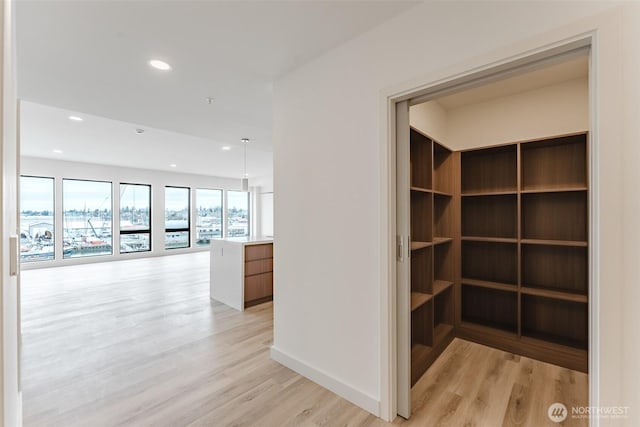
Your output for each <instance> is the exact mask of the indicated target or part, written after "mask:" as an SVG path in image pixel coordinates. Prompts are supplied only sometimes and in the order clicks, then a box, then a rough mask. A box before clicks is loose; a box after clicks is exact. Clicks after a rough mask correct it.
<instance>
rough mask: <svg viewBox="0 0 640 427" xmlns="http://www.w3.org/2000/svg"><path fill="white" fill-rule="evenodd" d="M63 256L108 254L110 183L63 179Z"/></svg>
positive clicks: (109, 251) (109, 238) (109, 250)
mask: <svg viewBox="0 0 640 427" xmlns="http://www.w3.org/2000/svg"><path fill="white" fill-rule="evenodd" d="M62 208H63V215H62V219H63V225H64V240H63V257H64V258H76V257H85V256H94V255H111V253H112V252H113V249H112V245H111V240H112V227H111V183H110V182H101V181H81V180H76V179H63V180H62Z"/></svg>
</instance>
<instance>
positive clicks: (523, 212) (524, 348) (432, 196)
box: [410, 128, 589, 385]
mask: <svg viewBox="0 0 640 427" xmlns="http://www.w3.org/2000/svg"><path fill="white" fill-rule="evenodd" d="M410 144H411V148H410V157H411V161H410V168H411V172H410V176H411V183H410V201H411V208H410V212H411V219H410V223H411V239H412V242H411V384H412V385H413V384H415V382H416V381H417V380H418V379H419V378H420V377H421V376H422V374H423V373H424V372H425V371H426V369H427V368H428V367H429V366H430V365H431V363H433V361H434V360H435V359H436V358H437V357H438V356H439V354H440V353H441V352H442V351H443V350H444V349H445V348H446V346H447V345H448V343H449V342H450V341H451V340H452V339H453V337H454V336H459V337H461V338H465V339H469V340H472V341H476V342H479V343H482V344H486V345H490V346H493V347H497V348H501V349H503V350H506V351H510V352H514V353H518V354H522V355H525V356H529V357H533V358H536V359H540V360H543V361H546V362H550V363H554V364H557V365H561V366H565V367H568V368H571V369H576V370H581V371H586V370H587V367H588V358H587V348H588V307H589V298H588V288H589V286H588V280H589V279H588V271H589V266H588V261H589V235H588V234H589V233H588V224H589V221H588V205H589V189H588V182H589V181H588V167H587V164H588V163H587V134H586V133H581V134H575V135H568V136H561V137H554V138H548V139H544V140H539V141H530V142H521V143H513V144H507V145H504V146H498V147H489V148H483V149H474V150H469V151H463V152H452V151H451V150H449V149H447V148H446V147H445V146H443V145H442V144H440V143H438V142H437V141H435V140H433V139H432V138H430V137H428V136H426V135H424V134H423V133H421V132H419V131H417V130H415V129H413V128H412V129H411V134H410Z"/></svg>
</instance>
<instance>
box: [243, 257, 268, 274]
mask: <svg viewBox="0 0 640 427" xmlns="http://www.w3.org/2000/svg"><path fill="white" fill-rule="evenodd" d="M272 271H273V258H266V259H258V260H256V261H247V262H245V263H244V275H245V276H253V275H255V274H262V273H270V272H272Z"/></svg>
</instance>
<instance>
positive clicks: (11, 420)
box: [0, 0, 22, 427]
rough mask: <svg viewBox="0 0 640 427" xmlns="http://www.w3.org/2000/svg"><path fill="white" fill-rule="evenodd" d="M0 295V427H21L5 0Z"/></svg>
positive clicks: (11, 33)
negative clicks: (1, 426)
mask: <svg viewBox="0 0 640 427" xmlns="http://www.w3.org/2000/svg"><path fill="white" fill-rule="evenodd" d="M0 40H1V42H0V46H2V47H1V49H2V52H1V58H2V59H1V60H0V70H1V71H0V72H1V76H2V78H1V83H0V85H1V86H0V93H1V94H2V95H1V96H2V103H1V104H0V105H1V107H0V135H1V138H2V144H1V148H0V150H1V152H2V154H1V155H0V181H1V183H0V193H1V194H2V195H1V196H0V204H2V210H1V211H0V212H1V213H0V218H2V220H1V223H2V225H1V226H0V227H1V230H2V231H0V236H1V243H0V254H1V258H2V261H1V264H0V275H1V279H0V280H2V293H1V295H0V300H1V303H0V315H1V316H2V319H1V321H0V324H1V325H2V329H1V331H0V336H1V337H2V338H1V342H0V347H1V349H2V350H1V352H2V353H1V358H2V371H1V374H0V375H1V378H2V389H1V390H0V397H1V402H0V423H2V425H3V426H16V427H18V426H21V425H22V392H21V389H22V387H21V378H20V343H21V337H20V329H21V328H20V316H21V313H20V261H19V247H20V246H19V242H20V237H19V225H18V208H19V206H18V199H19V193H18V185H19V184H18V183H19V180H18V171H19V156H20V143H19V131H18V129H19V126H18V120H19V117H18V115H19V111H18V109H19V102H18V100H17V98H16V79H15V74H16V60H15V2H14V1H13V0H5V1H4V2H3V3H2V6H0Z"/></svg>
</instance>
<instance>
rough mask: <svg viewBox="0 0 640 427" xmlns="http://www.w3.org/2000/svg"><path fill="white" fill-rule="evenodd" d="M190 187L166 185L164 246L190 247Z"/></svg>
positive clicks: (169, 247)
mask: <svg viewBox="0 0 640 427" xmlns="http://www.w3.org/2000/svg"><path fill="white" fill-rule="evenodd" d="M189 200H190V194H189V189H188V188H185V187H165V193H164V228H165V230H164V231H165V234H164V247H165V249H177V248H188V247H189V243H190V239H189V234H190V228H189V225H190V221H189Z"/></svg>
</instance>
